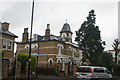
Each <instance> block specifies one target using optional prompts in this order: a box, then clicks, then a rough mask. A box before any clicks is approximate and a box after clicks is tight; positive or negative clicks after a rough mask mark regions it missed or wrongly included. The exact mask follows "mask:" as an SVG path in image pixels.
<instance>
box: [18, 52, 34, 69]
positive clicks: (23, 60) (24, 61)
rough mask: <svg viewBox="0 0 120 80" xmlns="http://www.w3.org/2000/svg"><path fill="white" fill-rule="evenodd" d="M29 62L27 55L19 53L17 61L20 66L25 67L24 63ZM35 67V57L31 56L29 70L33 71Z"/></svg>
mask: <svg viewBox="0 0 120 80" xmlns="http://www.w3.org/2000/svg"><path fill="white" fill-rule="evenodd" d="M28 60H29V54H27V53H21V54H19V55H18V61H21V62H22V66H24V65H26V62H27V61H28ZM35 66H36V58H35V56H33V55H31V70H35Z"/></svg>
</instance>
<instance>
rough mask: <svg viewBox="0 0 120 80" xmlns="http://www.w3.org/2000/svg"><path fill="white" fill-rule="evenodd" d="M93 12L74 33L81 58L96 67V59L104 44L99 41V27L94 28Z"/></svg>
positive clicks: (92, 11)
mask: <svg viewBox="0 0 120 80" xmlns="http://www.w3.org/2000/svg"><path fill="white" fill-rule="evenodd" d="M94 12H95V11H94V10H91V11H90V12H89V15H88V17H87V21H84V22H83V24H82V25H81V27H80V29H79V30H78V31H76V38H75V41H77V42H78V44H79V47H80V48H82V49H83V56H84V57H83V58H85V59H89V60H90V63H91V64H93V65H96V63H97V57H98V56H99V55H100V53H102V52H103V50H104V47H103V45H105V42H104V41H102V40H101V36H100V30H99V27H98V26H96V25H95V24H96V22H95V21H96V18H95V16H96V15H95V13H94Z"/></svg>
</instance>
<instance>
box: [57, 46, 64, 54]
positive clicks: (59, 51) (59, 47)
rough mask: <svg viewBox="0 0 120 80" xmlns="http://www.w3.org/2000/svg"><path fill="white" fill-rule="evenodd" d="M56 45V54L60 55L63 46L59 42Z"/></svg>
mask: <svg viewBox="0 0 120 80" xmlns="http://www.w3.org/2000/svg"><path fill="white" fill-rule="evenodd" d="M57 47H58V54H59V55H61V53H62V50H63V48H64V46H63V45H61V44H58V45H57Z"/></svg>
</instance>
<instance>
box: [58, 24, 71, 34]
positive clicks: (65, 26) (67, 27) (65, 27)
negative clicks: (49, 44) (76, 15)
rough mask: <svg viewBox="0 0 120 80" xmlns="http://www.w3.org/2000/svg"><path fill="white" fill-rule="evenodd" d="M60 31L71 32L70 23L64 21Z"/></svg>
mask: <svg viewBox="0 0 120 80" xmlns="http://www.w3.org/2000/svg"><path fill="white" fill-rule="evenodd" d="M61 32H71V33H72V31H71V29H70V25H69V24H68V23H65V24H64V25H63V27H62V30H61V31H60V33H61Z"/></svg>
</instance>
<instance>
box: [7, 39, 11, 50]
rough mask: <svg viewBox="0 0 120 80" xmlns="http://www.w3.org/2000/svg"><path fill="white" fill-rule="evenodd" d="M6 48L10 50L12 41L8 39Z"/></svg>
mask: <svg viewBox="0 0 120 80" xmlns="http://www.w3.org/2000/svg"><path fill="white" fill-rule="evenodd" d="M7 43H8V50H12V41H8V42H7Z"/></svg>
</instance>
